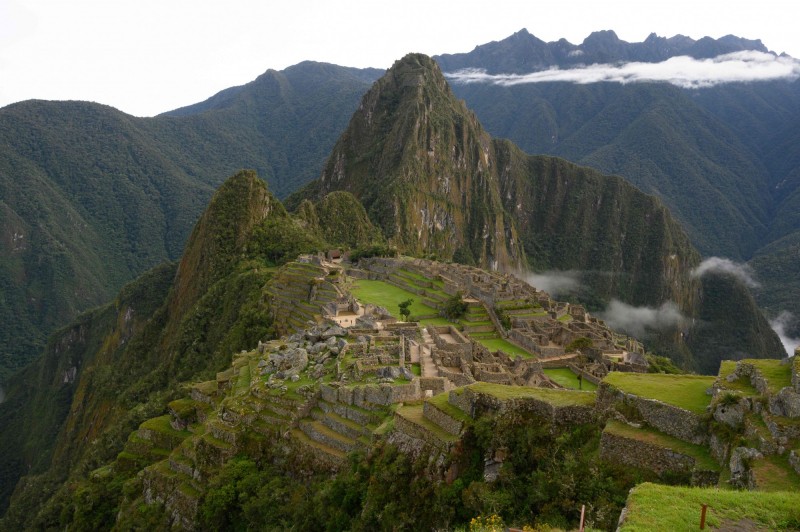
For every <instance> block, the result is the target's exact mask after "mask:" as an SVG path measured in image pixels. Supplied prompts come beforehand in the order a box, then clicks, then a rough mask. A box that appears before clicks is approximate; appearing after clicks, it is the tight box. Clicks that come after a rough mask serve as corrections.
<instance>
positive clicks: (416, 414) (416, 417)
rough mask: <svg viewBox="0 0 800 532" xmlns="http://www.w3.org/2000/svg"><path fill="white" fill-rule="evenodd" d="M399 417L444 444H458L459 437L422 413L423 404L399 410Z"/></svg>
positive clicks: (405, 406) (406, 406)
mask: <svg viewBox="0 0 800 532" xmlns="http://www.w3.org/2000/svg"><path fill="white" fill-rule="evenodd" d="M397 415H399V416H401V417H403V418H405V419H407V420H408V421H410V422H412V423H414V424H416V425H419V426H421V427H423V428H425V429H426V430H428V432H430V433H431V434H433V435H434V436H436V437H437V438H439V439H440V440H442V441H444V442H456V441H458V439H459V438H458V436H454V435H452V434H450V433H449V432H447V431H446V430H444V429H443V428H442V427H440V426H439V425H437V424H436V423H434V422H432V421H431V420H429V419H428V418H426V417H425V416H424V415H423V413H422V404H421V403H420V404H414V405H404V406H401V407H399V408H398V409H397Z"/></svg>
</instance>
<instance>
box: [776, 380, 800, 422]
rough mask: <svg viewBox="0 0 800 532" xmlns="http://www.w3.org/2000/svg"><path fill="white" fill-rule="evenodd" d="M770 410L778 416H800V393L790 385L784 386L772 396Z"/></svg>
mask: <svg viewBox="0 0 800 532" xmlns="http://www.w3.org/2000/svg"><path fill="white" fill-rule="evenodd" d="M769 411H770V413H772V414H774V415H776V416H785V417H791V418H800V394H798V393H797V392H796V391H794V389H792V388H789V387H788V386H787V387H786V388H783V389H782V390H781V391H780V392H778V395H776V396H774V397H771V398H770V401H769Z"/></svg>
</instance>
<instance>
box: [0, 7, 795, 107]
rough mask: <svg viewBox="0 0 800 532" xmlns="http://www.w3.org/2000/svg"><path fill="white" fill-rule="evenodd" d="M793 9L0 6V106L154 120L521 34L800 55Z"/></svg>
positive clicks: (471, 47) (576, 41)
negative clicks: (654, 39)
mask: <svg viewBox="0 0 800 532" xmlns="http://www.w3.org/2000/svg"><path fill="white" fill-rule="evenodd" d="M798 15H800V7H798V6H797V4H795V3H793V2H788V1H772V0H760V1H758V2H756V1H755V0H752V1H750V2H747V3H745V2H739V1H704V0H694V1H689V2H685V1H671V2H663V1H658V0H654V1H651V2H642V1H641V0H637V1H632V2H628V1H612V0H606V1H598V0H580V1H575V0H573V1H569V0H558V1H551V2H544V1H541V0H539V1H536V0H527V1H506V0H494V1H492V2H488V1H486V0H483V1H480V2H479V1H473V0H460V1H458V2H456V1H448V2H443V1H438V0H425V1H418V0H407V1H405V2H399V3H391V4H389V3H388V2H380V1H378V0H372V1H360V0H358V1H342V0H284V1H282V2H274V1H263V0H262V1H255V0H254V1H244V0H225V1H224V2H222V1H209V0H191V1H189V0H136V1H129V0H68V1H67V0H0V106H5V105H7V104H9V103H12V102H16V101H20V100H27V99H31V98H41V99H49V100H70V99H72V100H90V101H96V102H100V103H105V104H108V105H112V106H114V107H117V108H118V109H121V110H123V111H125V112H127V113H130V114H134V115H137V116H152V115H155V114H158V113H160V112H164V111H168V110H170V109H174V108H177V107H181V106H184V105H188V104H191V103H195V102H198V101H201V100H204V99H206V98H208V97H209V96H211V95H212V94H214V93H216V92H218V91H220V90H222V89H224V88H227V87H231V86H234V85H241V84H243V83H246V82H248V81H251V80H252V79H254V78H255V77H256V76H258V75H259V74H261V73H263V72H264V71H266V70H267V69H270V68H273V69H277V70H280V69H283V68H285V67H287V66H290V65H293V64H296V63H298V62H300V61H303V60H306V59H310V60H315V61H325V62H330V63H336V64H339V65H345V66H356V67H367V66H371V67H378V68H388V67H389V66H391V64H392V63H393V62H394V60H395V59H398V58H400V57H402V56H403V55H405V54H406V53H408V52H422V53H426V54H429V55H435V54H441V53H456V52H468V51H470V50H472V49H473V48H474V47H475V46H476V45H478V44H483V43H486V42H490V41H495V40H500V39H503V38H505V37H507V36H509V35H511V34H512V33H514V32H516V31H518V30H520V29H522V28H527V29H528V31H530V32H531V33H532V34H533V35H536V36H537V37H539V38H541V39H543V40H545V41H554V40H558V39H559V38H561V37H564V38H566V39H567V40H569V41H570V42H572V43H574V44H579V43H581V42H582V41H583V39H584V38H585V37H586V36H588V35H589V33H591V32H592V31H595V30H605V29H611V30H614V31H615V32H616V33H617V35H618V36H619V37H620V38H621V39H624V40H626V41H629V42H639V41H642V40H644V39H645V38H646V37H647V35H648V34H649V33H650V32H655V33H657V34H658V35H660V36H665V37H671V36H673V35H675V34H678V33H680V34H683V35H688V36H690V37H692V38H694V39H699V38H701V37H703V36H706V35H708V36H711V37H714V38H718V37H721V36H723V35H727V34H734V35H737V36H740V37H745V38H748V39H761V40H762V41H763V42H764V44H765V45H766V46H767V48H769V49H770V50H773V51H775V52H777V53H781V52H786V53H788V54H789V55H792V56H794V57H798V58H800V31H798V29H797V20H798Z"/></svg>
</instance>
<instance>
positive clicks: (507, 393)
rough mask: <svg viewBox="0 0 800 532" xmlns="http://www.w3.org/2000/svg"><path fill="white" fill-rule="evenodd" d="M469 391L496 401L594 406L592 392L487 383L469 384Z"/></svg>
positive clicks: (593, 394)
mask: <svg viewBox="0 0 800 532" xmlns="http://www.w3.org/2000/svg"><path fill="white" fill-rule="evenodd" d="M469 389H470V390H472V391H474V392H477V393H485V394H487V395H491V396H493V397H497V398H498V399H538V400H540V401H546V402H548V403H550V404H552V405H553V406H591V405H594V403H595V398H596V395H595V393H594V392H581V391H577V390H574V391H573V390H550V389H547V388H529V387H526V386H506V385H504V384H492V383H488V382H476V383H475V384H470V385H469Z"/></svg>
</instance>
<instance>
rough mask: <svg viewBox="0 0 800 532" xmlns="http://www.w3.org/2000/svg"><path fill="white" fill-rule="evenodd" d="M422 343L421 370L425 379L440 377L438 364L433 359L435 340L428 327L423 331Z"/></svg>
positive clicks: (420, 350) (420, 353) (420, 354)
mask: <svg viewBox="0 0 800 532" xmlns="http://www.w3.org/2000/svg"><path fill="white" fill-rule="evenodd" d="M422 342H423V344H422V345H420V346H419V358H420V368H421V370H422V371H421V373H422V376H423V377H438V376H439V371H438V370H437V369H436V364H434V363H433V357H431V346H433V338H431V335H430V333H428V329H427V327H426V328H425V329H422Z"/></svg>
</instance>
